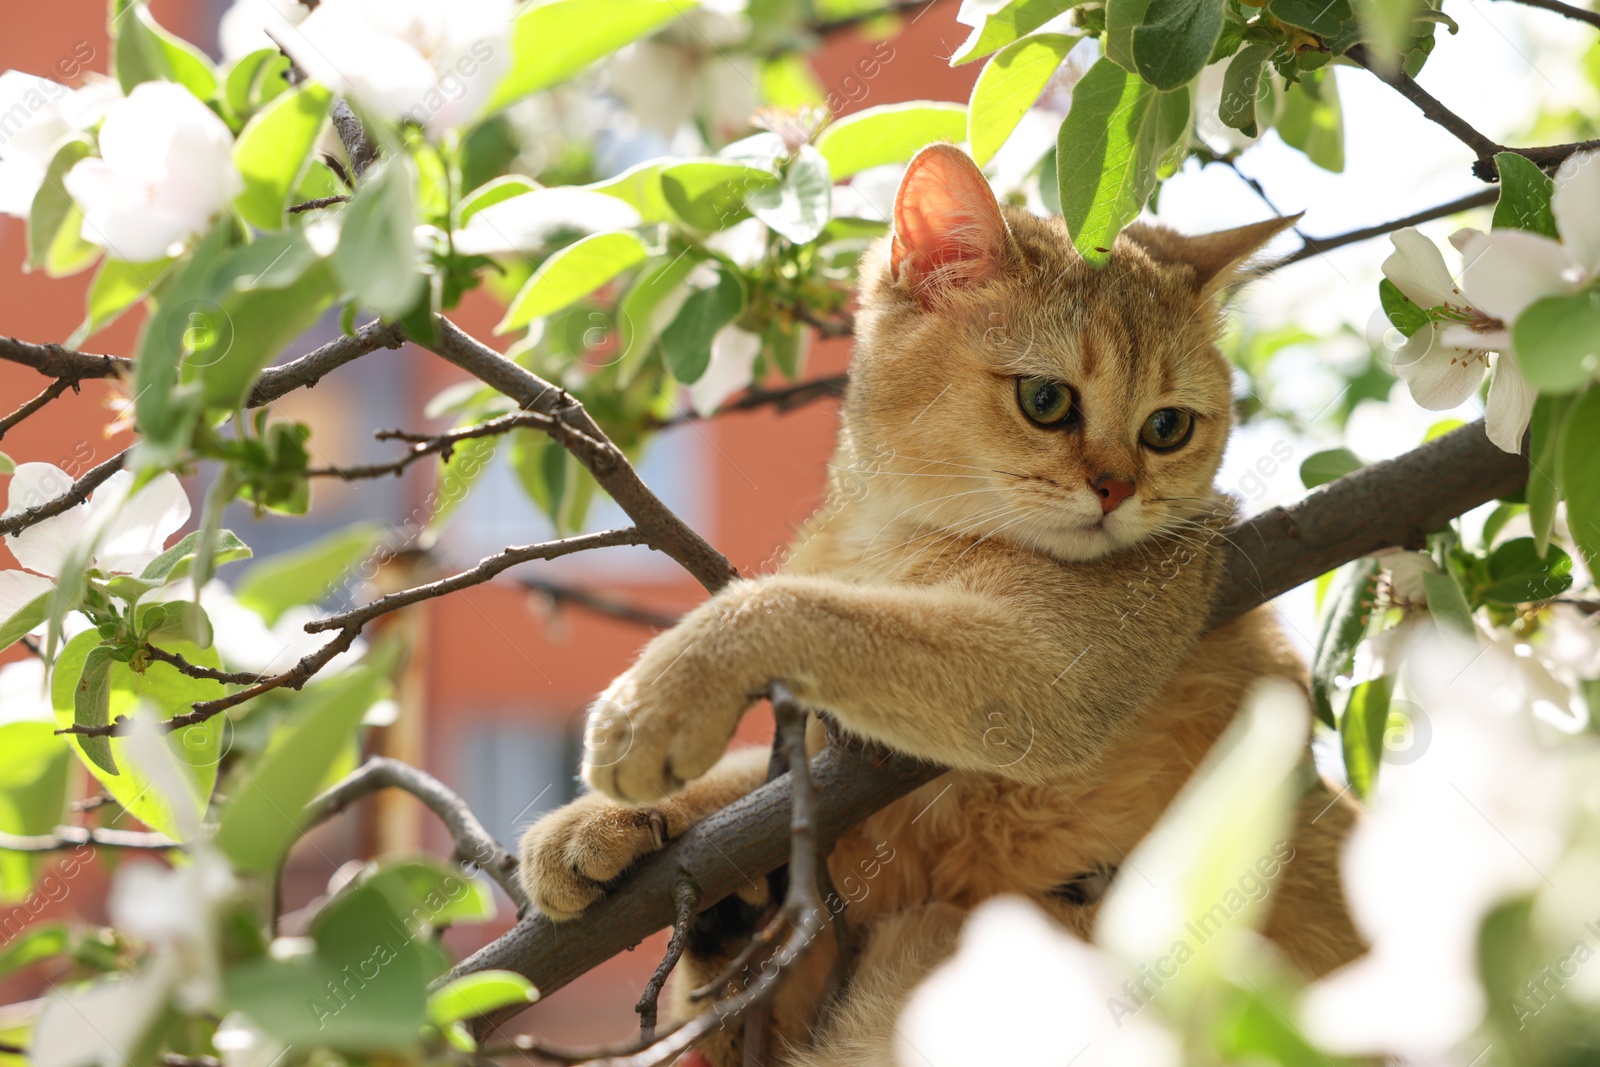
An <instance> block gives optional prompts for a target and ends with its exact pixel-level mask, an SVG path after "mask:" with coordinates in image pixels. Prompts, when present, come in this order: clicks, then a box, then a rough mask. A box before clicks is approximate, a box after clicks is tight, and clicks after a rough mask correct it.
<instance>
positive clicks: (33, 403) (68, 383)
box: [0, 378, 77, 438]
mask: <svg viewBox="0 0 1600 1067" xmlns="http://www.w3.org/2000/svg"><path fill="white" fill-rule="evenodd" d="M76 388H77V383H76V382H74V381H72V380H71V379H70V378H57V379H56V380H55V381H53V382H51V383H50V384H49V385H47V386H45V387H44V391H43V392H41V393H40V394H39V395H38V396H36V397H34V398H33V399H32V400H29V401H27V402H26V403H24V404H23V405H22V406H21V407H19V408H17V410H15V411H13V412H12V413H11V414H9V415H7V416H6V417H5V418H3V419H0V438H3V437H5V435H6V434H8V433H10V432H11V431H12V429H13V428H14V427H15V426H16V425H17V423H19V422H21V421H22V420H23V419H25V418H27V417H28V416H29V415H32V414H33V413H34V412H36V411H38V410H39V409H40V408H42V407H44V406H45V405H46V404H48V403H50V401H52V400H54V399H55V398H56V397H58V396H60V395H61V394H62V393H64V392H66V391H67V390H68V389H76Z"/></svg>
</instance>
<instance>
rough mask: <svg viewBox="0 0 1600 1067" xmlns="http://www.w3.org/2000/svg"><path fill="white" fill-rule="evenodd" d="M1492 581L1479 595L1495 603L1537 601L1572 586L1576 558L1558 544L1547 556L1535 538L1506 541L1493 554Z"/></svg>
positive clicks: (1514, 603)
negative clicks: (1542, 555) (1571, 556)
mask: <svg viewBox="0 0 1600 1067" xmlns="http://www.w3.org/2000/svg"><path fill="white" fill-rule="evenodd" d="M1488 577H1489V584H1488V585H1487V586H1486V587H1485V588H1484V589H1483V590H1482V591H1481V592H1480V593H1479V596H1480V597H1481V598H1482V599H1483V600H1486V601H1489V602H1490V603H1494V604H1505V605H1512V606H1514V605H1517V604H1528V603H1537V602H1539V601H1543V600H1549V599H1550V598H1551V597H1554V596H1560V595H1561V594H1562V593H1565V592H1566V591H1567V590H1568V589H1570V588H1572V560H1571V558H1570V557H1568V555H1567V554H1566V553H1565V552H1563V551H1561V549H1559V548H1556V547H1555V546H1554V545H1550V546H1547V548H1546V549H1545V555H1544V558H1543V559H1541V558H1539V550H1538V548H1537V547H1536V546H1535V545H1534V542H1533V538H1531V537H1517V538H1513V539H1512V540H1510V541H1505V542H1502V543H1501V544H1500V545H1498V546H1496V548H1495V550H1494V551H1493V552H1491V553H1490V554H1489V575H1488Z"/></svg>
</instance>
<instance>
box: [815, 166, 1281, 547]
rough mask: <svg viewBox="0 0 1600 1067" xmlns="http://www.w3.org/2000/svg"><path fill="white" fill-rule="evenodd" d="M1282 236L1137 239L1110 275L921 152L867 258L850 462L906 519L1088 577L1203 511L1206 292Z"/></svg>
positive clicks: (1209, 322) (1060, 230)
mask: <svg viewBox="0 0 1600 1067" xmlns="http://www.w3.org/2000/svg"><path fill="white" fill-rule="evenodd" d="M1292 222H1293V220H1292V219H1273V220H1271V221H1269V222H1264V223H1258V224H1256V225H1253V226H1245V227H1242V228H1240V229H1236V230H1228V231H1224V232H1221V233H1214V234H1209V235H1206V236H1203V237H1192V238H1191V237H1184V236H1181V235H1179V234H1177V233H1175V232H1172V231H1170V230H1165V229H1161V228H1157V227H1152V226H1145V225H1135V226H1131V227H1129V228H1128V229H1126V230H1125V231H1123V233H1122V234H1121V236H1119V237H1118V238H1117V241H1116V244H1115V246H1114V247H1113V248H1112V251H1111V257H1110V263H1109V265H1107V266H1106V267H1105V268H1104V269H1102V270H1095V269H1093V268H1091V267H1090V266H1089V265H1088V264H1086V263H1085V262H1084V261H1083V259H1082V258H1081V257H1080V256H1079V255H1078V254H1077V252H1076V251H1075V250H1074V249H1073V247H1072V242H1071V239H1070V237H1069V236H1068V233H1067V230H1066V227H1065V225H1064V224H1063V223H1062V221H1061V220H1060V219H1058V218H1050V219H1045V218H1039V217H1037V216H1034V215H1032V214H1030V213H1028V212H1026V211H1024V210H1021V209H1017V208H1011V207H1006V208H1002V207H1000V206H999V205H998V204H997V203H996V201H995V197H994V193H993V192H992V191H991V190H990V188H989V183H988V182H987V181H986V180H985V179H984V177H983V174H982V173H981V172H980V171H979V170H978V168H977V167H976V165H974V163H973V162H972V160H971V159H970V158H969V157H968V156H967V155H966V154H965V153H963V152H962V151H960V150H959V149H957V148H955V147H953V146H951V145H944V144H940V145H932V146H930V147H928V148H925V149H923V151H922V152H921V153H919V154H918V155H917V157H916V158H915V159H914V160H912V162H911V164H910V166H909V167H908V168H907V170H906V174H905V178H904V179H903V180H902V182H901V184H900V190H899V193H898V194H897V196H896V198H895V211H894V227H893V233H892V234H891V235H890V236H889V237H888V238H885V239H884V240H883V241H882V242H880V244H879V245H878V246H877V247H876V248H875V249H874V250H873V251H872V252H871V253H869V255H868V256H867V257H866V258H865V259H864V260H863V263H862V291H861V311H860V313H859V314H858V316H857V320H856V322H857V328H856V350H855V360H854V366H853V369H852V372H851V386H850V394H849V397H848V399H847V401H846V407H845V427H846V430H845V444H846V453H847V454H848V455H849V457H850V462H851V464H852V465H854V466H856V467H857V468H858V469H859V470H861V471H862V472H863V473H864V474H866V475H868V476H871V479H872V482H871V489H872V492H873V495H874V496H878V495H879V494H880V493H883V494H884V497H883V499H884V502H885V503H886V504H888V505H892V506H893V507H895V508H896V510H897V512H899V513H900V514H901V515H904V516H905V517H908V518H911V519H914V520H917V521H920V522H922V523H925V524H928V525H934V526H939V527H943V528H946V529H963V530H965V531H966V532H970V533H973V534H977V535H980V536H982V535H992V536H1001V537H1004V538H1006V539H1008V540H1011V541H1014V542H1017V543H1019V544H1023V545H1026V546H1028V547H1029V548H1032V549H1035V550H1038V551H1042V552H1047V553H1049V554H1051V555H1053V556H1056V557H1058V558H1061V559H1076V560H1082V559H1093V558H1095V557H1098V556H1101V555H1104V554H1105V553H1107V552H1110V551H1114V550H1116V549H1118V548H1122V547H1125V546H1128V545H1131V544H1135V543H1137V542H1139V541H1142V540H1144V539H1145V538H1147V537H1150V536H1151V535H1153V534H1156V533H1160V532H1163V531H1172V530H1176V529H1177V528H1178V527H1180V526H1182V525H1183V524H1184V523H1185V521H1186V520H1188V519H1193V518H1194V517H1196V516H1198V515H1200V514H1203V513H1204V512H1206V511H1208V510H1210V508H1211V507H1212V506H1214V501H1215V495H1214V492H1213V489H1212V480H1213V478H1214V477H1215V476H1216V473H1217V467H1218V465H1219V464H1220V463H1221V461H1222V453H1223V449H1224V447H1225V446H1226V444H1227V438H1228V431H1229V427H1230V424H1231V421H1232V419H1231V403H1230V397H1231V389H1230V384H1231V372H1230V367H1229V365H1228V362H1227V361H1226V360H1225V359H1224V358H1223V356H1222V355H1221V354H1220V353H1219V352H1218V351H1217V348H1216V338H1217V333H1218V329H1219V315H1220V313H1219V310H1218V301H1217V299H1216V296H1217V293H1218V292H1219V291H1220V290H1221V289H1222V288H1224V287H1225V286H1227V285H1228V284H1230V283H1231V282H1234V281H1236V280H1238V279H1239V277H1240V266H1241V264H1242V263H1243V262H1244V261H1245V260H1246V259H1248V258H1249V257H1250V256H1251V255H1252V254H1253V253H1255V252H1256V251H1258V250H1259V249H1260V248H1261V246H1262V245H1264V244H1265V243H1266V242H1267V241H1268V240H1270V239H1271V238H1272V237H1273V236H1274V235H1276V234H1277V233H1279V232H1280V231H1282V230H1283V229H1285V228H1286V227H1288V226H1289V225H1291V224H1292Z"/></svg>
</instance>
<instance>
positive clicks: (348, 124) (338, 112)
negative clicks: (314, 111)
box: [332, 97, 378, 179]
mask: <svg viewBox="0 0 1600 1067" xmlns="http://www.w3.org/2000/svg"><path fill="white" fill-rule="evenodd" d="M332 118H333V128H334V129H335V130H336V131H338V134H339V140H340V141H341V142H342V143H343V144H344V150H345V152H346V154H348V155H349V157H350V170H351V172H352V174H353V176H354V177H355V178H358V179H359V178H360V177H361V175H362V174H363V173H365V171H366V169H367V168H368V167H370V166H372V164H373V163H375V162H376V161H377V159H378V148H377V146H376V145H374V144H373V143H372V139H371V138H370V137H368V136H367V130H366V127H364V126H362V125H361V120H360V119H358V118H357V117H356V113H355V112H354V111H351V110H350V105H349V103H347V102H346V101H345V99H344V98H343V97H340V98H339V99H337V100H335V101H334V102H333V114H332Z"/></svg>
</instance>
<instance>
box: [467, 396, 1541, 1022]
mask: <svg viewBox="0 0 1600 1067" xmlns="http://www.w3.org/2000/svg"><path fill="white" fill-rule="evenodd" d="M1526 480H1527V462H1526V461H1525V460H1524V459H1522V458H1521V457H1519V456H1512V455H1507V454H1506V453H1504V452H1501V451H1500V450H1499V449H1498V448H1496V447H1495V446H1494V445H1493V444H1491V443H1490V442H1489V440H1488V438H1487V437H1486V436H1485V435H1484V429H1483V424H1482V423H1481V422H1475V423H1472V424H1471V425H1469V426H1465V427H1462V428H1461V429H1459V430H1456V431H1454V432H1452V433H1449V434H1445V435H1444V436H1442V437H1440V438H1438V439H1436V440H1434V441H1431V442H1429V443H1428V444H1426V445H1423V446H1422V447H1421V448H1419V449H1417V450H1416V451H1414V452H1411V453H1408V454H1407V455H1404V456H1401V457H1399V458H1398V459H1394V460H1389V461H1387V462H1383V463H1377V464H1374V465H1372V466H1371V467H1367V468H1365V469H1363V470H1360V471H1357V472H1356V473H1354V474H1351V475H1347V476H1346V477H1344V478H1341V479H1339V480H1338V481H1335V482H1332V483H1330V484H1328V485H1326V486H1323V487H1321V488H1319V489H1316V490H1314V491H1313V492H1311V493H1310V494H1309V495H1307V497H1306V498H1305V499H1304V500H1303V501H1301V502H1300V503H1298V504H1295V505H1293V506H1291V507H1288V508H1274V509H1272V510H1270V511H1267V512H1265V513H1263V514H1261V515H1258V516H1257V517H1256V518H1254V519H1252V520H1250V521H1249V522H1246V523H1245V524H1243V525H1242V526H1241V527H1239V528H1238V529H1237V530H1236V531H1234V532H1233V534H1232V535H1231V536H1230V538H1229V540H1228V543H1227V545H1226V546H1225V568H1224V574H1223V578H1222V581H1221V585H1220V587H1219V589H1218V591H1217V595H1216V599H1215V601H1214V604H1213V608H1212V612H1211V624H1212V625H1213V626H1218V625H1221V624H1222V623H1225V622H1227V621H1229V620H1231V619H1234V618H1237V617H1238V616H1239V615H1241V614H1243V613H1244V612H1246V611H1248V610H1250V609H1251V608H1253V607H1256V606H1257V605H1259V604H1262V603H1264V602H1265V601H1266V600H1268V599H1269V598H1270V597H1272V596H1275V595H1277V594H1279V593H1281V592H1283V591H1285V590H1287V589H1291V588H1293V587H1294V586H1297V585H1300V584H1303V583H1305V582H1308V581H1311V580H1313V579H1314V578H1316V577H1317V576H1318V575H1320V574H1322V573H1324V572H1325V571H1327V570H1329V569H1330V568H1332V567H1335V566H1337V565H1339V564H1341V563H1345V562H1347V561H1349V560H1352V559H1356V558H1359V557H1360V556H1362V555H1365V554H1367V553H1370V552H1372V551H1375V550H1377V549H1380V548H1385V547H1389V546H1392V545H1415V544H1418V543H1419V542H1420V540H1421V538H1422V535H1423V534H1425V533H1426V532H1428V531H1429V530H1433V529H1437V528H1439V527H1441V526H1443V525H1444V524H1445V523H1446V522H1448V520H1449V519H1450V518H1451V517H1453V516H1456V515H1459V514H1461V513H1463V512H1465V511H1468V510H1470V509H1471V508H1474V507H1476V506H1477V505H1479V504H1482V503H1484V502H1485V501H1488V500H1492V499H1494V498H1495V497H1497V496H1502V495H1505V494H1507V493H1510V492H1513V491H1515V490H1516V489H1517V488H1518V487H1519V486H1521V485H1522V484H1523V483H1524V482H1525V481H1526ZM810 769H811V777H812V779H813V781H814V782H815V783H816V793H817V805H816V812H815V822H814V827H815V833H816V836H817V840H818V843H819V846H820V847H821V848H822V849H823V850H824V852H826V850H827V849H829V848H831V847H832V845H833V843H834V842H835V841H836V840H837V839H838V836H839V835H840V834H841V833H842V832H843V831H844V830H845V829H847V828H848V827H850V826H852V825H854V824H855V823H857V822H859V821H860V820H862V819H864V818H866V817H867V816H868V815H870V814H871V813H872V812H874V811H877V810H878V809H879V808H881V807H883V806H884V805H886V804H888V803H890V802H891V801H893V800H895V799H897V798H899V797H902V796H904V795H906V794H907V793H909V792H911V791H912V790H913V789H915V788H916V787H917V786H919V785H922V784H924V783H926V782H929V781H932V780H933V779H934V778H936V777H937V776H938V775H939V774H940V773H942V772H941V770H940V769H939V768H937V767H931V766H928V765H926V764H922V763H918V762H917V761H915V760H911V759H908V758H906V757H904V756H900V755H897V754H893V753H887V752H884V751H882V750H880V749H876V748H870V747H861V746H857V745H854V744H844V745H839V744H835V745H830V746H829V747H828V748H826V749H824V750H823V751H822V752H821V753H820V754H819V755H818V756H817V757H816V758H815V759H813V760H812V761H811V767H810ZM789 810H790V804H789V780H788V778H787V777H784V778H779V779H778V780H776V781H774V782H770V783H768V784H766V785H764V786H762V787H761V788H760V789H757V790H756V791H754V792H753V793H751V794H750V795H749V796H747V797H745V798H744V799H742V800H740V801H738V802H737V803H735V804H732V805H730V806H729V807H727V808H725V809H723V810H722V811H720V812H717V813H716V814H715V815H712V816H711V817H710V818H708V819H706V820H705V821H703V822H701V823H699V824H698V825H696V826H694V827H692V828H691V829H690V830H689V831H688V832H687V833H686V834H684V836H683V837H682V838H680V839H679V840H678V841H676V842H674V843H673V844H672V845H671V846H669V847H668V848H667V849H666V850H665V851H664V852H662V853H661V854H660V855H658V856H655V857H652V858H651V859H650V860H648V861H646V862H645V863H643V864H641V865H640V867H639V869H638V870H637V871H636V872H635V873H634V874H632V875H631V876H630V877H629V879H628V881H627V883H626V884H625V885H624V886H623V887H622V888H620V889H619V890H617V891H616V892H614V893H611V894H609V895H607V896H606V897H605V898H603V899H602V900H601V901H600V902H599V903H598V904H596V905H595V906H594V907H593V908H592V909H590V911H589V912H588V913H586V914H585V916H584V919H583V920H582V921H581V922H580V923H577V924H564V925H562V926H560V927H557V926H555V925H554V924H552V923H551V922H550V921H549V920H548V919H546V918H544V917H543V916H542V915H533V916H530V917H529V918H527V919H525V920H524V921H522V922H520V923H518V924H517V926H516V927H514V928H513V929H512V930H511V931H510V932H508V933H507V934H506V935H505V936H503V937H501V938H500V939H499V940H497V941H495V942H493V943H492V944H490V945H487V946H485V947H484V948H483V949H481V950H479V951H478V952H477V953H475V954H474V955H473V956H471V957H470V958H468V959H467V960H465V961H463V962H462V963H461V964H460V965H459V966H458V967H457V968H456V971H455V973H456V974H464V973H470V972H474V971H480V970H485V969H489V968H505V969H509V970H515V971H518V972H520V973H522V974H524V975H526V976H527V977H528V978H529V979H530V980H531V981H532V982H533V983H534V984H535V985H537V986H538V987H539V989H540V990H541V991H542V992H543V993H544V994H545V995H546V996H548V995H549V994H550V993H552V992H554V991H555V990H557V989H559V988H560V987H561V986H563V985H565V984H566V983H568V982H570V981H572V980H573V979H574V978H576V977H577V976H578V975H580V974H583V973H585V972H586V971H588V970H590V969H591V968H593V967H594V966H596V965H597V964H599V963H600V962H602V961H604V960H606V959H608V958H609V957H611V956H614V955H616V954H617V953H619V952H622V951H624V950H626V949H627V948H629V947H630V946H632V945H633V944H635V943H637V942H638V941H639V940H641V939H642V938H644V937H647V936H649V935H650V934H651V933H653V932H654V931H656V930H659V929H661V928H662V927H664V926H667V925H669V924H670V923H671V922H672V920H673V903H672V887H673V885H675V884H676V882H677V881H678V879H679V878H680V877H682V873H683V872H688V874H689V876H690V877H692V878H693V879H694V881H695V884H696V885H698V886H699V887H700V889H701V891H702V894H703V896H702V900H703V901H704V905H705V906H710V905H711V904H713V903H715V902H716V901H718V900H721V899H722V898H724V897H725V896H727V895H728V894H729V893H731V892H733V891H734V890H736V889H738V888H739V887H741V886H742V885H744V884H745V882H746V880H747V879H749V878H759V877H762V876H764V875H765V874H766V873H767V872H769V871H771V870H773V869H775V868H776V867H778V866H779V865H780V864H782V863H784V862H785V859H786V855H785V853H786V851H787V843H788V840H789V835H788V833H787V825H786V823H787V816H788V813H789Z"/></svg>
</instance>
